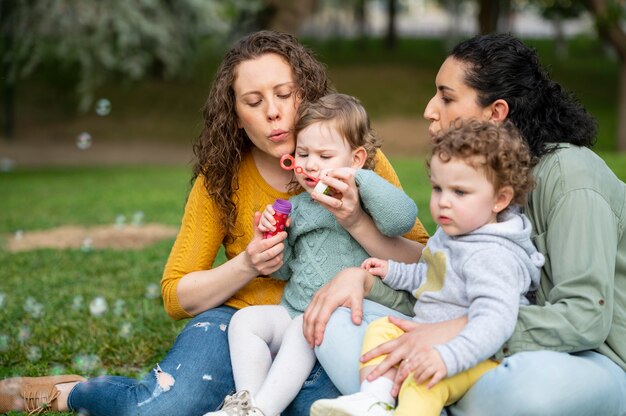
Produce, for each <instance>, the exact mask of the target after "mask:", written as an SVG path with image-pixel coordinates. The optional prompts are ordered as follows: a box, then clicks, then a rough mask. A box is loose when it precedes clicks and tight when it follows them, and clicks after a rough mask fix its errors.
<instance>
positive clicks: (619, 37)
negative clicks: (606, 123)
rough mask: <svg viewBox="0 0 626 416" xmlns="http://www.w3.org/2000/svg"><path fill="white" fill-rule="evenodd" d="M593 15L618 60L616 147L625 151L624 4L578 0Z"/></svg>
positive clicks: (620, 1)
mask: <svg viewBox="0 0 626 416" xmlns="http://www.w3.org/2000/svg"><path fill="white" fill-rule="evenodd" d="M579 1H581V2H582V3H583V5H584V6H585V7H586V8H587V10H589V12H590V13H591V14H592V15H593V16H594V18H595V21H596V28H597V30H598V33H599V34H600V36H601V37H602V38H603V39H604V40H605V41H606V42H608V43H609V44H610V45H611V47H612V48H613V50H614V51H615V53H616V54H617V56H618V58H619V61H620V68H619V81H618V105H617V149H618V150H619V151H621V152H626V64H625V63H626V32H624V26H623V25H624V24H625V23H626V4H624V0H579Z"/></svg>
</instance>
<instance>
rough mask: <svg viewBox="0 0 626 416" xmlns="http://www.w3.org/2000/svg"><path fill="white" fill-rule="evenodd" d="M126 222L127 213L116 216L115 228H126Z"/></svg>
mask: <svg viewBox="0 0 626 416" xmlns="http://www.w3.org/2000/svg"><path fill="white" fill-rule="evenodd" d="M125 223H126V216H125V215H122V214H120V215H118V216H117V217H115V228H117V229H118V230H121V229H122V228H124V224H125Z"/></svg>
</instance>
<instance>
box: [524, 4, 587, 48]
mask: <svg viewBox="0 0 626 416" xmlns="http://www.w3.org/2000/svg"><path fill="white" fill-rule="evenodd" d="M530 3H531V4H533V5H534V6H536V7H537V8H538V9H539V12H540V13H541V15H542V16H543V17H544V18H546V19H547V20H549V21H550V22H551V23H552V24H553V25H554V33H555V36H554V47H555V51H556V56H557V57H559V58H561V59H564V58H566V57H567V53H568V52H567V41H566V39H565V32H564V29H563V21H564V20H567V19H574V18H576V17H578V16H580V14H581V13H582V12H584V11H585V7H584V5H583V3H582V2H581V1H580V0H532V1H531V2H530Z"/></svg>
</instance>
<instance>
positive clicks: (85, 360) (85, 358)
mask: <svg viewBox="0 0 626 416" xmlns="http://www.w3.org/2000/svg"><path fill="white" fill-rule="evenodd" d="M72 365H73V366H74V368H75V369H76V370H78V371H79V372H80V373H81V374H88V373H91V372H93V371H94V370H96V369H97V368H98V367H100V357H98V356H97V355H95V354H78V355H77V356H75V357H74V359H73V360H72Z"/></svg>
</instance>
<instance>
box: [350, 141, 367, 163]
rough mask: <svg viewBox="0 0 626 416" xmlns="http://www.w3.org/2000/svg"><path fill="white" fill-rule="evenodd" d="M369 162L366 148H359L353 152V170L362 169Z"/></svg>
mask: <svg viewBox="0 0 626 416" xmlns="http://www.w3.org/2000/svg"><path fill="white" fill-rule="evenodd" d="M366 160H367V150H365V148H364V147H362V146H361V147H357V148H356V149H354V150H353V151H352V166H350V167H352V168H354V169H361V168H362V167H363V165H365V161H366Z"/></svg>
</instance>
